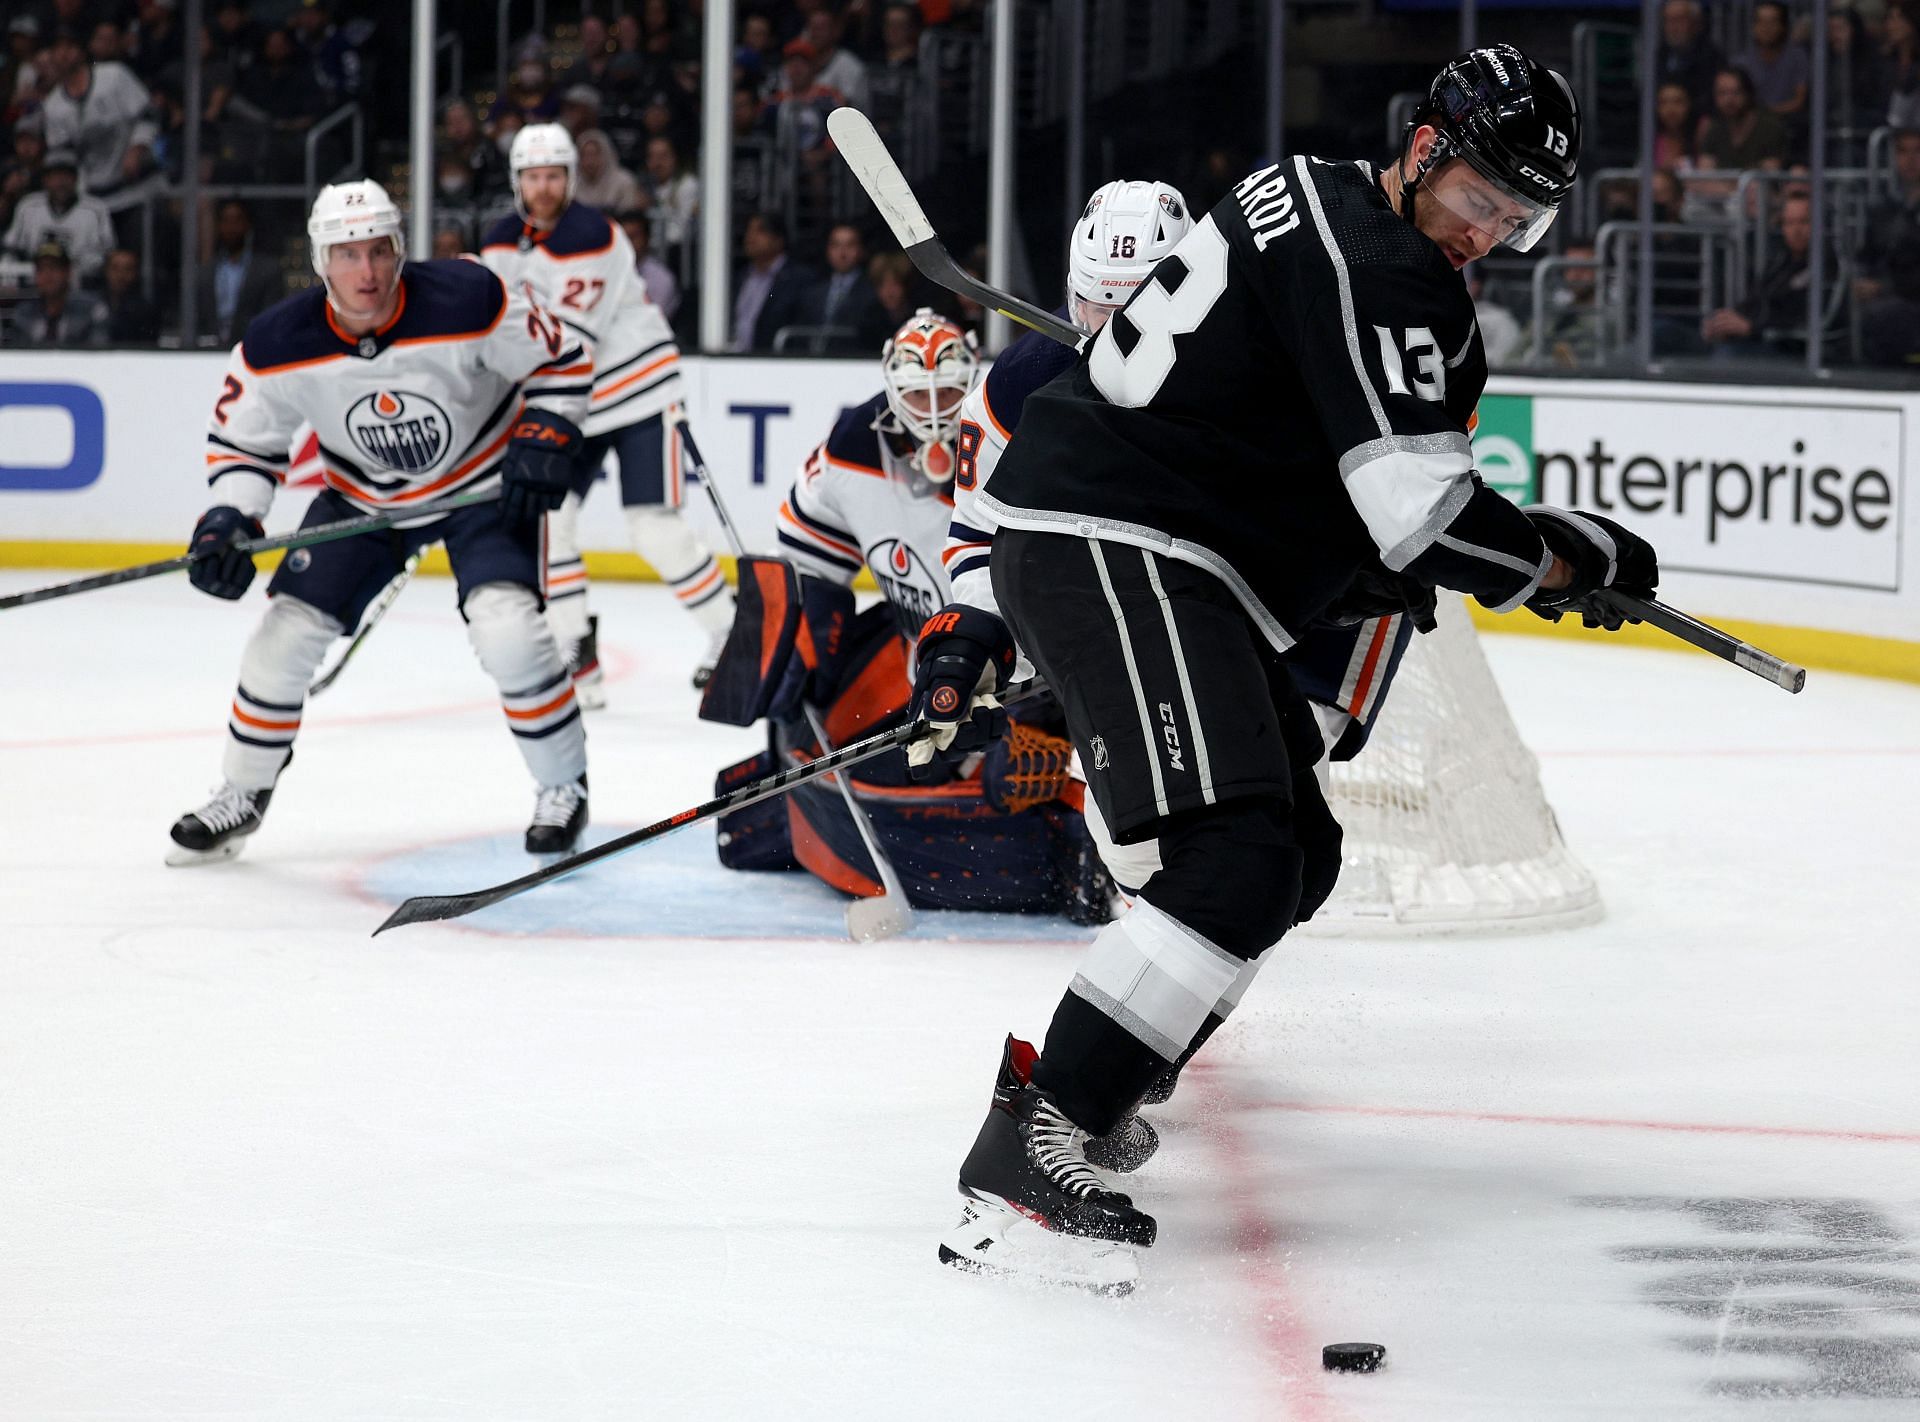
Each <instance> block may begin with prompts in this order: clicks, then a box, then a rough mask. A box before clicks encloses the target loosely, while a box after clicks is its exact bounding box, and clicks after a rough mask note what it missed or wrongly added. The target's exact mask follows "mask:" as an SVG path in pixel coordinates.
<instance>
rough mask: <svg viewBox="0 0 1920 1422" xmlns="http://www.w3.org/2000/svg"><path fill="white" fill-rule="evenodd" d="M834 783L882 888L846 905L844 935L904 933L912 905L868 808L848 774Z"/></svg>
mask: <svg viewBox="0 0 1920 1422" xmlns="http://www.w3.org/2000/svg"><path fill="white" fill-rule="evenodd" d="M804 709H805V711H806V713H807V724H808V725H809V726H811V727H812V728H813V738H814V740H815V741H816V742H818V743H819V746H820V749H821V750H822V751H828V750H831V749H832V748H833V743H832V742H831V741H829V740H828V739H827V728H826V727H825V726H823V725H822V724H821V723H820V713H819V712H818V711H815V710H814V709H813V708H812V707H811V706H808V707H805V708H804ZM833 783H834V784H835V785H837V786H839V787H840V798H841V799H842V800H844V801H846V803H847V813H848V814H849V815H852V816H853V827H854V828H855V829H856V830H858V831H859V832H860V843H862V844H864V845H865V846H866V847H867V857H868V858H869V859H871V860H872V861H873V867H874V869H875V870H876V871H877V872H878V873H879V875H880V885H881V888H882V889H883V890H885V892H883V893H882V894H880V896H879V897H878V898H857V899H854V900H853V901H852V902H850V903H849V904H848V905H847V936H848V937H849V938H851V939H853V941H854V942H856V943H871V942H872V941H873V940H874V939H876V938H893V937H895V936H897V935H899V934H902V933H905V932H906V931H907V930H908V929H909V928H912V927H913V905H912V904H910V903H909V902H908V901H907V891H906V890H905V889H904V888H902V887H901V884H900V876H899V875H898V874H896V873H895V872H894V869H893V863H892V861H891V860H889V859H888V858H887V852H886V850H884V849H882V848H881V847H880V836H879V835H878V834H877V833H875V831H874V828H873V822H872V821H871V820H869V819H868V818H867V812H866V811H865V810H863V809H861V808H860V802H859V801H858V800H856V799H855V798H854V796H853V787H852V786H851V785H849V784H848V783H847V777H846V776H844V775H836V776H835V777H834V782H833Z"/></svg>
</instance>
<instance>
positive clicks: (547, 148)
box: [507, 123, 580, 222]
mask: <svg viewBox="0 0 1920 1422" xmlns="http://www.w3.org/2000/svg"><path fill="white" fill-rule="evenodd" d="M507 168H508V170H509V171H510V172H511V173H512V175H513V210H514V211H515V212H517V213H519V214H520V220H521V221H522V222H532V221H533V220H534V219H533V214H532V213H530V212H529V211H527V201H526V199H525V198H524V197H522V196H521V194H520V175H521V174H522V173H523V172H525V171H526V170H527V169H528V168H564V169H566V172H567V181H566V186H565V187H564V188H562V189H561V192H560V211H561V212H565V211H566V210H567V204H568V203H570V202H572V201H573V187H574V183H575V181H576V178H577V175H578V174H579V171H580V150H579V149H578V148H576V147H575V146H574V142H573V135H572V134H570V133H568V132H567V130H566V128H565V126H564V125H562V124H557V123H530V124H528V125H527V126H526V127H525V128H523V129H521V130H520V131H519V132H518V133H516V134H515V135H514V136H513V146H512V147H511V148H509V149H508V150H507Z"/></svg>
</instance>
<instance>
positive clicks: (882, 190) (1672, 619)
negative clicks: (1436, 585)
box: [827, 109, 1807, 692]
mask: <svg viewBox="0 0 1920 1422" xmlns="http://www.w3.org/2000/svg"><path fill="white" fill-rule="evenodd" d="M827 132H828V133H829V134H831V135H832V136H833V141H834V145H835V146H836V147H838V148H839V150H840V154H841V156H842V157H843V158H845V159H846V160H847V166H848V167H850V168H852V169H853V173H854V176H855V177H856V178H858V179H859V180H860V186H861V187H863V188H865V189H866V190H867V196H869V197H871V198H872V199H873V204H874V206H875V207H877V208H879V209H880V215H881V216H882V217H884V218H886V220H887V226H888V227H890V228H892V229H893V235H894V237H895V239H896V240H898V241H899V243H900V245H901V246H903V247H905V248H906V249H907V255H908V256H909V257H911V258H913V264H914V265H915V266H916V267H918V268H919V269H920V270H921V272H922V273H924V274H925V276H926V277H927V279H928V280H929V281H934V282H937V283H939V284H940V285H941V286H943V287H945V288H946V289H947V290H948V291H951V292H954V293H956V294H958V295H960V296H964V297H966V298H967V299H968V300H969V301H977V302H978V303H979V304H980V305H982V306H984V307H986V308H988V309H989V310H992V311H998V312H999V313H1000V314H1001V315H1003V316H1006V317H1008V318H1010V319H1012V320H1015V321H1018V322H1020V323H1021V324H1022V325H1024V326H1031V327H1032V328H1033V329H1034V330H1036V331H1038V332H1040V333H1041V334H1042V335H1044V336H1051V337H1053V339H1054V340H1056V341H1058V342H1060V344H1062V345H1064V346H1073V347H1076V348H1077V347H1078V346H1079V344H1080V342H1081V341H1082V340H1083V339H1084V338H1085V336H1086V334H1087V333H1086V332H1085V331H1082V330H1081V329H1080V328H1079V327H1077V326H1073V325H1070V324H1068V323H1067V322H1065V321H1062V320H1061V319H1060V318H1059V317H1058V316H1055V315H1054V314H1053V313H1052V312H1049V311H1042V310H1041V309H1040V308H1039V307H1037V306H1032V305H1029V304H1028V303H1027V302H1024V301H1022V300H1020V299H1019V298H1018V297H1015V296H1009V295H1007V294H1006V293H1005V292H1003V291H996V290H994V288H992V287H990V286H988V285H987V284H986V283H985V282H981V281H976V280H975V279H974V278H973V277H970V276H968V275H967V274H966V273H965V272H963V271H961V270H960V268H959V267H958V266H957V265H956V264H955V262H954V260H953V258H952V257H951V256H950V255H949V254H948V252H947V249H946V248H945V247H944V246H942V245H941V243H940V237H939V234H938V233H936V232H935V231H934V230H933V224H932V223H931V222H929V221H927V215H926V213H925V212H923V211H922V210H921V207H920V202H919V200H918V199H917V198H915V197H914V195H913V187H912V185H911V184H910V183H908V182H907V175H906V174H905V173H903V172H901V171H900V165H899V164H898V163H896V162H894V161H893V155H892V154H891V153H889V152H887V145H886V144H885V143H883V142H881V141H880V135H879V134H877V133H875V132H874V129H873V124H872V122H871V121H870V120H869V119H868V118H867V116H866V115H865V114H863V113H861V112H859V111H858V110H857V109H835V110H834V111H833V112H832V113H831V114H829V115H827ZM1605 596H1607V597H1609V598H1612V599H1614V600H1615V603H1616V605H1617V606H1619V607H1621V608H1622V609H1623V610H1626V611H1630V612H1631V613H1632V615H1633V616H1635V617H1638V618H1639V619H1641V620H1642V621H1644V622H1647V623H1650V624H1651V625H1653V626H1655V627H1657V628H1659V629H1660V630H1661V631H1662V632H1665V633H1667V634H1668V635H1669V636H1672V637H1678V638H1679V639H1680V640H1681V641H1683V642H1689V643H1691V644H1692V645H1694V646H1696V647H1698V648H1700V650H1701V651H1703V652H1711V653H1712V654H1713V655H1714V656H1716V657H1721V658H1723V659H1725V660H1726V661H1729V662H1732V663H1733V664H1734V665H1735V666H1738V667H1742V668H1744V669H1745V670H1747V671H1750V672H1752V673H1753V674H1754V675H1755V676H1758V677H1762V678H1764V679H1766V680H1767V681H1770V682H1772V683H1773V684H1774V685H1775V686H1778V687H1782V688H1784V689H1785V690H1787V691H1791V692H1797V691H1799V690H1800V688H1801V687H1802V686H1804V685H1806V680H1807V673H1806V671H1805V669H1804V668H1801V667H1797V666H1795V665H1794V664H1793V663H1791V662H1788V661H1783V660H1781V659H1780V658H1779V657H1776V656H1774V655H1773V654H1772V653H1771V652H1764V651H1762V650H1761V649H1760V648H1758V647H1756V646H1753V645H1752V644H1751V643H1748V642H1742V641H1741V640H1740V639H1739V638H1738V637H1734V636H1732V635H1730V634H1729V633H1726V632H1722V631H1721V630H1720V629H1719V628H1717V627H1713V626H1710V625H1709V624H1707V623H1705V622H1702V621H1700V620H1699V619H1698V618H1694V617H1689V616H1688V615H1687V614H1686V613H1684V612H1681V611H1680V610H1679V609H1678V608H1673V607H1668V606H1667V605H1666V604H1665V603H1663V602H1651V601H1643V600H1641V599H1639V598H1633V597H1629V596H1627V595H1626V594H1625V593H1616V592H1612V591H1611V590H1609V591H1608V592H1606V594H1605Z"/></svg>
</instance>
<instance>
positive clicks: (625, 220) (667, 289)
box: [619, 208, 680, 324]
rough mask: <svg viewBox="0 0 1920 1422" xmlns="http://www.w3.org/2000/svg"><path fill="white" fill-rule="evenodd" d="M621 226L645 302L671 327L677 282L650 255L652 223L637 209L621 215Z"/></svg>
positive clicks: (677, 297) (677, 299) (677, 307)
mask: <svg viewBox="0 0 1920 1422" xmlns="http://www.w3.org/2000/svg"><path fill="white" fill-rule="evenodd" d="M619 221H620V226H621V228H622V230H624V231H625V232H626V234H627V240H628V241H629V242H631V243H633V265H634V270H636V271H637V272H639V273H640V280H641V281H643V282H645V283H646V284H647V300H649V301H651V302H652V303H653V304H654V305H655V306H658V307H659V308H660V314H661V315H663V316H665V317H666V318H667V321H668V323H669V324H671V323H672V321H673V318H674V315H675V314H676V313H677V312H678V311H679V310H680V282H679V279H678V278H677V277H675V276H674V274H673V273H672V271H670V270H669V269H668V267H667V264H666V263H665V262H663V261H661V260H660V259H659V258H658V257H656V256H654V254H653V223H652V222H651V221H650V220H649V219H648V217H647V214H646V213H645V212H644V211H642V210H641V209H639V208H631V209H629V210H628V211H626V212H623V213H621V214H620V219H619Z"/></svg>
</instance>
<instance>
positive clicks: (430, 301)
mask: <svg viewBox="0 0 1920 1422" xmlns="http://www.w3.org/2000/svg"><path fill="white" fill-rule="evenodd" d="M401 280H403V281H404V282H405V283H406V287H407V305H406V309H405V310H403V311H402V312H401V313H400V319H399V320H398V321H396V322H395V323H394V325H393V327H392V329H391V330H390V331H388V332H387V333H386V335H387V339H388V340H390V341H394V342H399V341H418V340H425V339H428V338H430V337H434V336H483V335H485V334H486V333H487V332H488V331H490V330H492V329H493V327H494V324H495V323H496V322H497V321H499V319H500V313H501V312H502V310H504V309H505V307H506V304H507V288H506V287H505V285H504V284H502V282H501V280H500V278H499V277H498V276H496V275H494V273H493V272H492V271H490V270H488V269H487V268H486V267H484V266H482V265H480V263H478V262H463V261H460V260H459V259H458V258H443V259H441V260H439V261H431V262H408V263H407V265H406V267H405V268H404V269H403V271H402V276H401Z"/></svg>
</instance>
